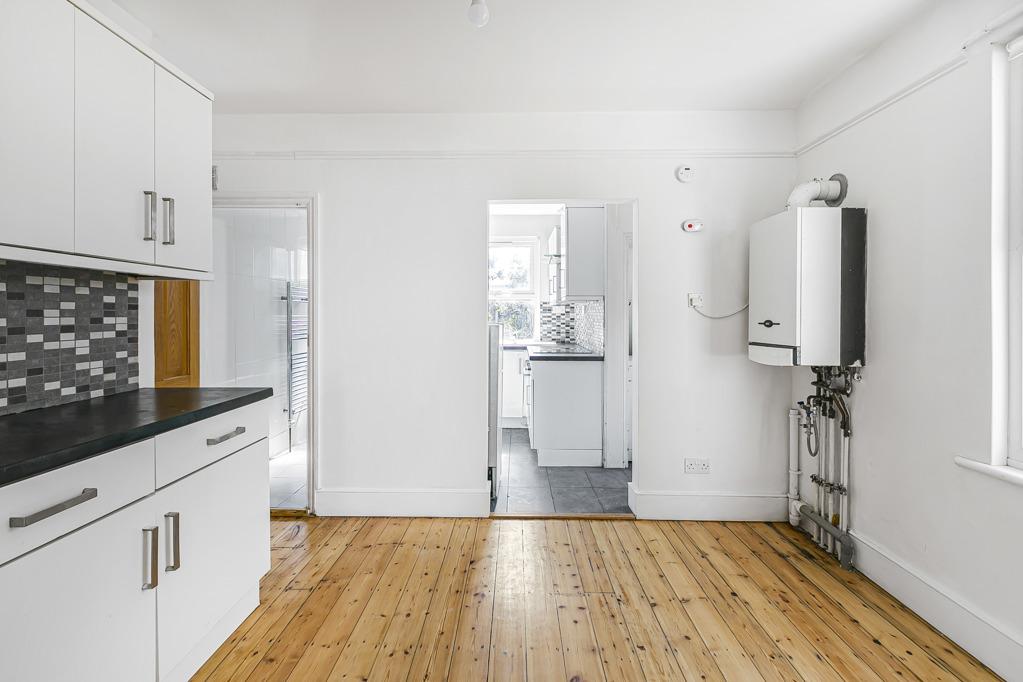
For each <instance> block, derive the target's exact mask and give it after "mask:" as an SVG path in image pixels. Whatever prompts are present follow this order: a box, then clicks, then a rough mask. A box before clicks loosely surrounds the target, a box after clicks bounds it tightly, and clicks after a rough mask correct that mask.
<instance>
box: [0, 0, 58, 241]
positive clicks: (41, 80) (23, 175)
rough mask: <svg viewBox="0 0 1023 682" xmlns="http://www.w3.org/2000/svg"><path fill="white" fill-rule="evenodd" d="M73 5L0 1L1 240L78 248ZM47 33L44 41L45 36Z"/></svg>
mask: <svg viewBox="0 0 1023 682" xmlns="http://www.w3.org/2000/svg"><path fill="white" fill-rule="evenodd" d="M74 30H75V9H74V7H72V6H71V5H70V4H68V3H67V2H65V1H64V0H4V2H0V92H2V93H3V96H0V130H3V131H4V132H3V134H0V159H2V160H3V161H2V163H0V242H2V243H4V244H13V245H16V246H27V247H30V248H37V249H52V250H56V251H73V250H74V246H75V233H74V227H75V194H74V190H75V137H74V133H75V48H74V45H75V35H74ZM43 36H45V39H43Z"/></svg>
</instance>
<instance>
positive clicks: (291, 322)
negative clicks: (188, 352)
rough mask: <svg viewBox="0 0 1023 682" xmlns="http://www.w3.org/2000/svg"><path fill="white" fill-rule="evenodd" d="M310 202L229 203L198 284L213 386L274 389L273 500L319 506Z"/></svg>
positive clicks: (220, 207)
mask: <svg viewBox="0 0 1023 682" xmlns="http://www.w3.org/2000/svg"><path fill="white" fill-rule="evenodd" d="M313 219H314V214H313V205H312V200H311V199H310V200H302V201H298V200H295V201H280V200H263V199H258V200H254V199H237V200H230V199H223V198H218V199H217V200H216V201H215V206H214V211H213V237H214V242H213V258H214V271H215V273H216V279H214V280H213V281H212V282H203V283H202V285H201V287H200V295H201V300H202V306H201V309H202V313H201V315H202V320H203V332H204V333H203V340H202V344H201V345H202V349H203V361H204V362H203V364H202V377H203V385H205V386H270V387H272V388H273V391H274V395H273V397H272V398H271V399H270V400H271V406H272V407H271V410H270V426H269V433H268V435H269V441H270V460H269V462H268V466H269V470H270V500H269V505H270V508H271V511H273V512H275V513H298V514H301V513H310V512H311V511H312V510H313V504H314V499H313V496H314V490H315V476H314V474H315V468H314V466H313V462H314V452H313V447H312V446H313V442H312V437H311V436H312V433H313V429H312V422H313V418H312V400H311V396H312V391H311V388H312V368H313V357H312V351H313V344H312V334H311V331H312V327H313V319H312V318H313V305H312V300H313V290H312V280H311V275H312V260H311V249H312V229H313Z"/></svg>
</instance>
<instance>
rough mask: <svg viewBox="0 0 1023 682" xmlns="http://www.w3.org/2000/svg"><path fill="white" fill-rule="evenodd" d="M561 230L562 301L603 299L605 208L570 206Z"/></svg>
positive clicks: (604, 286)
mask: <svg viewBox="0 0 1023 682" xmlns="http://www.w3.org/2000/svg"><path fill="white" fill-rule="evenodd" d="M565 213H566V216H565V224H564V226H563V227H562V229H561V252H560V256H561V258H560V261H561V277H560V281H559V286H560V288H561V289H560V291H561V293H560V296H559V300H561V301H564V300H571V299H588V298H599V297H602V296H603V295H604V293H605V290H606V287H607V284H606V279H607V278H606V274H605V270H606V263H605V261H606V258H607V256H606V252H605V241H606V236H605V233H606V217H605V209H604V207H603V206H569V207H568V208H567V209H566V211H565Z"/></svg>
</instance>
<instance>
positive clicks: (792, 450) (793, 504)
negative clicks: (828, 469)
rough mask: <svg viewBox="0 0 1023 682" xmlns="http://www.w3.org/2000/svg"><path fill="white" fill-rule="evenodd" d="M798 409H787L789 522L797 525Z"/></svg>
mask: <svg viewBox="0 0 1023 682" xmlns="http://www.w3.org/2000/svg"><path fill="white" fill-rule="evenodd" d="M799 415H800V412H799V410H797V409H795V408H792V409H790V410H789V495H788V497H789V523H790V524H792V525H793V526H797V527H798V526H799V519H800V517H799V508H798V507H797V504H798V503H799V473H800V472H799Z"/></svg>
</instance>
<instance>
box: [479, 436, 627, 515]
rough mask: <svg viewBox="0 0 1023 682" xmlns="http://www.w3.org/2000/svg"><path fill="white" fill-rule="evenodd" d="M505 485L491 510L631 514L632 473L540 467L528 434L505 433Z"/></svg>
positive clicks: (597, 469)
mask: <svg viewBox="0 0 1023 682" xmlns="http://www.w3.org/2000/svg"><path fill="white" fill-rule="evenodd" d="M502 456H503V460H502V467H501V481H500V484H499V485H498V490H497V499H496V500H494V501H493V502H492V503H491V511H495V512H509V513H532V514H549V513H555V512H557V513H591V514H601V513H623V512H624V513H628V512H630V511H632V510H630V509H629V501H628V498H629V494H628V489H627V487H626V486H627V484H628V482H629V481H630V480H632V469H631V468H629V469H603V468H600V467H541V466H539V465H538V463H537V459H536V451H535V450H532V449H530V447H529V433H528V432H527V431H526V430H525V429H505V430H504V452H503V455H502Z"/></svg>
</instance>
